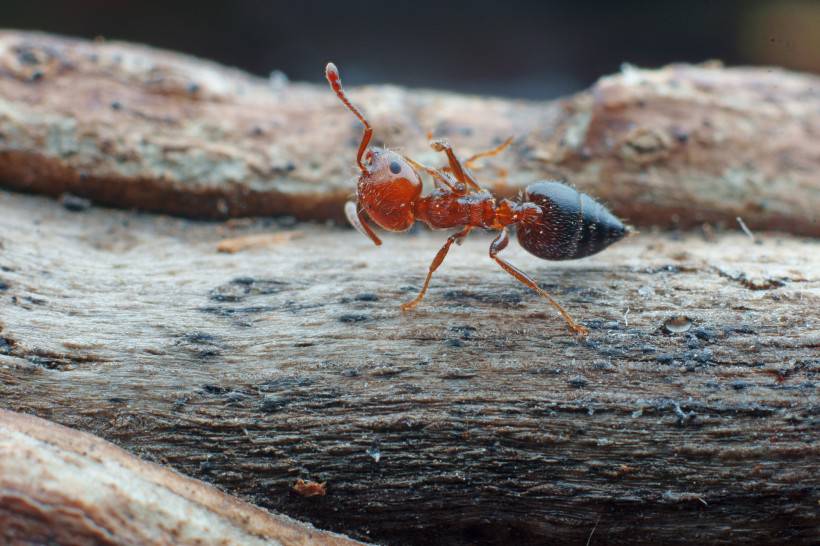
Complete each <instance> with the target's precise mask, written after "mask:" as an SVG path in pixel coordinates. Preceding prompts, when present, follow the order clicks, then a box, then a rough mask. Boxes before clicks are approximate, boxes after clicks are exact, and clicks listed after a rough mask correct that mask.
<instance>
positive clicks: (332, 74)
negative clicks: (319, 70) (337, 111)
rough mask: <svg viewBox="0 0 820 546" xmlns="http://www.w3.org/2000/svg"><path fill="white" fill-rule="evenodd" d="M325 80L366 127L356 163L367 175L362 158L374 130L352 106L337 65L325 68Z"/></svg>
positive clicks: (330, 64) (331, 64) (329, 64)
mask: <svg viewBox="0 0 820 546" xmlns="http://www.w3.org/2000/svg"><path fill="white" fill-rule="evenodd" d="M325 78H327V83H329V84H330V88H331V89H333V91H335V92H336V96H338V97H339V100H341V101H342V103H343V104H344V105H345V106H347V108H348V109H349V110H350V111H351V112H353V115H354V116H356V117H357V118H359V121H361V122H362V125H364V134H363V135H362V143H361V144H359V153H358V154H357V155H356V163H358V165H359V169H361V171H362V172H363V173H367V172H368V170H367V167H365V166H364V163H362V156H363V155H364V152H365V150H367V145H368V144H369V143H370V138H371V137H372V136H373V128H372V127H370V124H369V123H367V120H366V119H364V116H363V115H362V113H361V112H360V111H359V109H358V108H356V107H355V106H353V105H352V104H350V101H349V100H347V96H346V95H345V92H344V89H342V79H341V78H340V77H339V69H338V68H336V65H335V64H333V63H327V66H326V67H325Z"/></svg>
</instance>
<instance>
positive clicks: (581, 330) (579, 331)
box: [569, 323, 589, 337]
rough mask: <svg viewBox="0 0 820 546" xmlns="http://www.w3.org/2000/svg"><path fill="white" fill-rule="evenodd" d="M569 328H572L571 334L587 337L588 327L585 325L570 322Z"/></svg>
mask: <svg viewBox="0 0 820 546" xmlns="http://www.w3.org/2000/svg"><path fill="white" fill-rule="evenodd" d="M569 329H570V330H572V333H573V334H576V335H578V336H581V337H587V336H588V335H589V329H588V328H587V327H586V326H581V325H580V324H578V323H573V324H570V325H569Z"/></svg>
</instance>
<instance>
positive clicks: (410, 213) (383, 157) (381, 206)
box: [358, 148, 422, 231]
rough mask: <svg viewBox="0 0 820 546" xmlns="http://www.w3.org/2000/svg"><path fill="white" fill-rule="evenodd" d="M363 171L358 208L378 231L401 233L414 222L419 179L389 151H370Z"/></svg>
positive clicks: (419, 184) (360, 180)
mask: <svg viewBox="0 0 820 546" xmlns="http://www.w3.org/2000/svg"><path fill="white" fill-rule="evenodd" d="M365 160H366V167H367V169H366V171H365V172H362V174H361V176H360V177H359V185H358V200H359V204H360V206H361V207H362V208H363V209H364V210H365V211H367V214H368V215H369V216H370V218H372V219H373V221H374V222H375V223H376V224H378V225H379V226H380V227H381V228H383V229H386V230H389V231H404V230H406V229H410V227H412V225H413V222H415V209H416V201H418V199H419V196H420V195H421V189H422V185H421V178H420V177H419V175H418V173H417V172H416V171H415V170H414V169H413V168H412V167H411V166H410V164H409V163H407V161H406V160H405V159H404V158H403V157H402V156H400V155H399V154H397V153H396V152H392V151H390V150H384V149H382V148H370V149H368V150H367V154H366V155H365Z"/></svg>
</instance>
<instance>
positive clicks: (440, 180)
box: [325, 63, 628, 335]
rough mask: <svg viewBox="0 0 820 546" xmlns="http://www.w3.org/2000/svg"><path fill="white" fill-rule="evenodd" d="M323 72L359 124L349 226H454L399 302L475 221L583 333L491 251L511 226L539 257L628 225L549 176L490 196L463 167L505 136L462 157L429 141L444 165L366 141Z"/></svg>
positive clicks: (586, 252)
mask: <svg viewBox="0 0 820 546" xmlns="http://www.w3.org/2000/svg"><path fill="white" fill-rule="evenodd" d="M325 77H326V78H327V81H328V83H330V87H331V88H332V89H333V91H335V93H336V95H337V96H338V97H339V99H340V100H341V101H342V103H344V105H345V106H346V107H347V108H348V109H349V110H350V111H351V112H353V115H355V116H356V117H357V118H358V119H359V121H361V122H362V125H364V135H363V136H362V141H361V143H360V144H359V151H358V153H357V155H356V164H357V165H358V167H359V170H360V171H361V174H360V176H359V179H358V184H357V194H356V201H355V202H353V201H348V202H347V204H346V205H345V215H346V216H347V219H348V220H349V221H350V223H351V224H352V225H353V227H355V228H356V229H357V230H358V231H359V232H360V233H362V234H363V235H365V236H367V237H369V238H370V239H371V240H372V241H373V242H374V243H375V244H376V245H381V243H382V242H381V239H379V237H378V236H377V235H376V233H375V232H374V231H373V228H372V227H371V226H370V224H369V223H368V218H369V219H370V220H372V221H373V222H374V223H375V224H376V225H378V226H379V227H381V228H383V229H385V230H387V231H406V230H408V229H410V227H412V226H413V224H414V223H415V222H416V221H420V222H424V223H425V224H427V226H428V227H430V228H431V229H451V228H459V231H458V232H457V233H455V234H453V235H451V236H450V237H448V238H447V241H446V242H445V243H444V246H442V247H441V250H439V251H438V254H436V257H435V258H433V262H432V263H431V264H430V268H429V270H428V271H427V278H426V279H425V280H424V285H423V286H422V287H421V291H420V292H419V294H418V296H416V298H415V299H414V300H412V301H410V302H407V303H404V304H402V306H401V308H402V309H403V310H405V311H407V310H410V309H413V308H414V307H415V306H416V305H418V304H419V302H420V301H421V300H422V299H423V298H424V294H425V293H426V292H427V287H428V286H429V285H430V278H431V277H432V276H433V272H434V271H435V270H436V269H438V267H439V266H440V265H441V263H442V262H443V261H444V258H445V256H447V252H448V251H449V250H450V247H451V246H452V244H453V243H454V242H459V243H460V242H461V240H462V239H464V238H465V237H466V236H467V234H469V233H470V231H472V230H473V229H474V228H482V229H489V230H497V231H499V232H500V233H499V234H498V236H497V237H496V238H495V239H494V240H493V242H492V243H491V244H490V258H491V259H493V260H495V262H496V263H497V264H498V265H499V266H501V268H502V269H503V270H504V271H506V272H507V273H509V274H510V275H512V276H513V277H515V278H516V279H518V280H519V281H520V282H521V283H523V284H525V285H526V286H528V287H530V288H531V289H532V290H534V291H535V292H537V293H538V294H539V295H540V296H542V297H544V298H546V299H547V301H549V302H550V304H552V306H553V307H555V308H556V309H557V310H558V312H559V313H561V316H562V317H564V320H565V321H566V322H567V325H568V326H569V328H570V330H572V332H574V333H576V334H579V335H586V334H587V333H588V330H587V329H586V328H585V327H584V326H582V325H580V324H578V323H577V322H575V320H573V318H572V317H571V316H570V315H569V313H567V312H566V311H565V310H564V308H563V307H561V305H559V304H558V302H557V301H555V300H554V299H553V298H552V296H550V295H549V293H547V292H546V291H545V290H543V289H542V288H541V287H539V286H538V284H537V283H536V282H535V281H534V280H533V279H532V278H530V277H529V276H528V275H527V274H525V273H524V272H523V271H521V270H519V269H518V268H517V267H515V266H514V265H512V264H510V263H509V262H507V261H506V260H504V259H503V258H500V257H499V256H498V254H499V253H500V252H501V251H502V250H504V249H505V248H506V247H507V245H508V244H509V242H510V238H509V235H508V233H507V228H508V227H509V226H515V227H516V229H517V232H518V242H519V244H521V246H523V247H524V248H525V249H526V250H527V251H528V252H530V253H532V254H534V255H535V256H538V257H539V258H543V259H545V260H574V259H577V258H583V257H585V256H590V255H592V254H595V253H597V252H600V251H601V250H603V249H604V248H606V247H608V246H609V245H611V244H612V243H614V242H616V241H618V240H619V239H621V238H623V237H624V235H626V233H627V231H628V228H627V227H626V226H624V224H623V223H622V222H621V221H620V220H618V218H616V217H615V216H614V215H613V214H612V213H611V212H609V210H607V208H606V207H604V206H603V205H601V204H600V203H598V202H597V201H595V200H594V199H592V198H591V197H590V196H588V195H587V194H585V193H580V192H578V191H576V190H575V189H574V188H571V187H570V186H567V185H565V184H562V183H560V182H554V181H543V182H535V183H533V184H530V185H529V186H527V188H526V190H525V192H524V196H523V200H522V201H521V202H514V201H511V200H509V199H502V200H501V201H498V202H497V201H496V199H495V198H494V197H493V196H492V194H490V192H489V191H487V190H485V189H482V188H481V187H480V186H479V185H478V183H477V182H476V180H475V178H474V177H473V174H472V173H471V172H470V169H469V167H470V166H471V165H472V164H473V162H474V161H476V160H477V159H479V158H484V157H488V156H492V155H495V154H498V153H500V152H501V151H502V150H503V149H504V148H506V147H507V146H508V145H509V144H510V143H511V142H512V139H508V140H507V141H506V142H504V143H503V144H501V145H500V146H498V147H496V148H494V149H492V150H488V151H485V152H482V153H479V154H476V155H474V156H472V157H470V158H469V159H467V160H466V161H464V162H461V161H459V160H458V158H457V157H456V155H455V153H454V152H453V149H452V148H451V147H450V145H449V144H448V143H447V142H446V141H444V140H435V141H432V142H431V146H432V148H433V149H434V150H436V151H438V152H444V153H445V154H446V155H447V161H448V164H449V167H446V168H444V169H434V168H431V167H426V166H424V165H422V164H420V163H417V162H416V161H414V160H412V159H410V158H409V157H405V156H403V155H400V154H398V153H396V152H394V151H391V150H387V149H385V148H376V147H368V145H369V144H370V139H371V138H372V137H373V128H372V127H371V126H370V123H368V122H367V120H366V119H365V117H364V115H362V113H361V112H360V111H359V110H358V109H357V108H356V107H355V106H353V105H352V104H351V103H350V101H349V100H348V99H347V96H346V95H345V93H344V90H343V89H342V81H341V78H340V77H339V70H338V69H337V68H336V65H334V64H333V63H328V65H327V67H325ZM419 171H421V172H425V173H427V174H429V175H430V176H431V177H432V178H433V181H434V183H435V190H434V191H433V192H432V193H430V194H429V195H422V194H421V190H422V183H421V177H420V176H419Z"/></svg>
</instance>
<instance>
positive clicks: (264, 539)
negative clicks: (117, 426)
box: [0, 409, 362, 546]
mask: <svg viewBox="0 0 820 546" xmlns="http://www.w3.org/2000/svg"><path fill="white" fill-rule="evenodd" d="M0 542H2V543H3V544H8V545H23V544H25V545H29V544H30V545H35V544H61V545H69V544H70V545H77V546H80V545H82V546H86V545H88V546H91V545H123V546H125V545H134V546H137V545H143V546H144V545H155V546H160V545H169V546H171V545H174V546H177V545H179V546H185V545H202V544H220V545H223V546H232V545H236V546H245V545H247V546H253V545H259V546H261V545H273V544H277V545H282V546H313V545H315V546H319V545H322V546H354V545H356V544H362V543H361V542H357V541H353V540H348V539H346V538H344V537H342V536H340V535H335V534H332V533H326V532H323V531H319V530H317V529H314V528H313V527H311V526H309V525H305V524H302V523H299V522H296V521H293V520H291V519H289V518H286V517H283V516H275V515H272V514H270V513H268V512H266V511H264V510H260V509H259V508H256V507H253V506H250V505H248V504H246V503H243V502H240V501H238V500H237V499H235V498H232V497H230V496H228V495H226V494H224V493H222V492H220V491H218V490H217V489H215V488H213V487H210V486H207V485H205V484H203V483H202V482H198V481H196V480H192V479H190V478H185V477H183V476H180V475H179V474H177V473H175V472H172V471H170V470H167V469H163V468H161V467H159V466H157V465H154V464H150V463H146V462H143V461H140V460H139V459H137V458H136V457H134V456H133V455H130V454H128V453H126V452H125V451H123V450H121V449H119V448H117V447H114V446H113V445H111V444H109V443H108V442H105V441H102V440H100V439H99V438H96V437H94V436H92V435H90V434H86V433H83V432H78V431H76V430H72V429H69V428H66V427H62V426H59V425H55V424H54V423H50V422H48V421H44V420H43V419H38V418H37V417H33V416H31V415H24V414H20V413H14V412H11V411H6V410H2V409H0Z"/></svg>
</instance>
